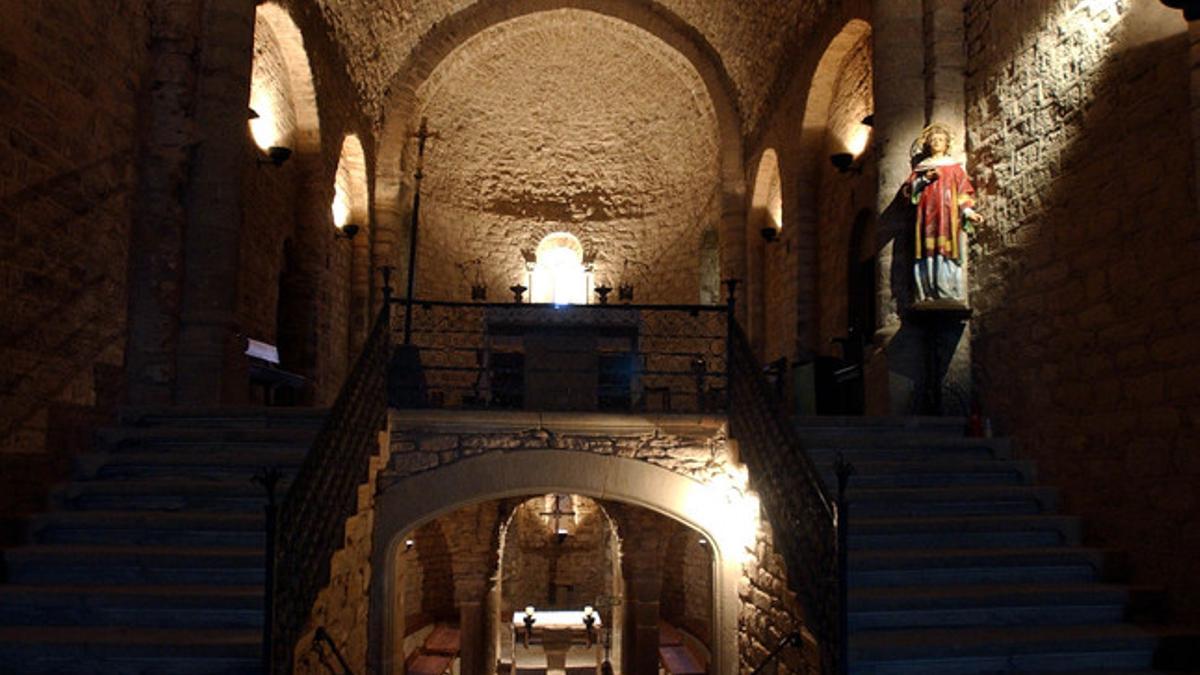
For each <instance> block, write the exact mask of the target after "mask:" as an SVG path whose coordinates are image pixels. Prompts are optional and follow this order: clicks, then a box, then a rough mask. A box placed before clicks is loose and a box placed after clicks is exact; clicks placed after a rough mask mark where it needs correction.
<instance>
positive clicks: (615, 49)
mask: <svg viewBox="0 0 1200 675" xmlns="http://www.w3.org/2000/svg"><path fill="white" fill-rule="evenodd" d="M597 35H600V36H603V38H602V39H596V38H595V36H597ZM548 71H549V72H554V73H555V76H554V77H553V78H546V77H545V76H544V73H546V72H548ZM418 98H419V101H420V104H419V105H420V110H419V113H418V114H417V115H416V117H414V119H413V122H412V124H411V125H410V126H411V127H412V128H414V129H415V128H416V127H417V126H418V124H419V122H418V118H420V117H427V118H428V119H429V124H430V128H431V130H432V131H433V132H435V133H437V134H438V137H436V138H434V139H432V140H431V141H430V142H429V144H428V148H427V152H428V154H427V162H426V167H425V172H424V173H425V175H426V180H425V182H424V185H423V187H422V205H421V225H420V235H419V243H418V256H419V258H418V260H419V264H418V269H417V296H418V297H422V298H433V299H446V300H467V299H469V297H470V296H469V287H470V284H471V283H472V281H473V278H474V271H473V270H474V267H467V268H465V269H464V267H463V266H464V265H468V264H469V263H471V262H472V261H476V260H478V261H480V262H479V268H480V270H481V272H482V277H483V280H484V281H485V283H486V284H487V286H488V292H489V299H492V300H494V301H505V300H506V299H507V298H509V297H510V293H509V292H508V290H507V289H508V288H509V287H510V286H512V285H514V284H516V283H518V282H520V283H523V284H525V285H526V286H536V283H532V282H531V281H530V280H529V278H528V277H527V276H526V258H525V257H524V256H523V255H522V253H523V252H527V253H530V254H532V253H533V252H534V251H535V250H536V249H537V247H538V244H539V243H540V242H541V240H542V238H543V237H545V236H546V235H548V234H550V233H552V232H557V231H566V232H570V233H571V234H573V235H575V236H576V237H578V239H579V240H580V242H581V243H582V245H583V253H584V256H585V259H586V260H588V261H593V260H594V268H595V272H594V282H593V284H591V285H592V286H595V285H599V284H600V283H606V284H607V285H609V286H610V287H614V288H615V287H617V286H618V284H619V283H621V282H622V281H628V282H630V283H632V284H633V285H634V287H635V293H636V296H635V299H636V300H637V301H638V302H674V303H696V302H698V301H699V298H700V275H701V271H700V267H699V260H700V258H701V255H700V251H701V243H702V236H703V233H704V231H705V230H706V229H709V228H712V227H715V226H716V225H717V223H718V221H719V218H720V204H719V200H718V199H717V198H716V195H717V190H718V152H719V151H718V144H717V127H716V119H715V112H714V110H713V106H712V102H711V101H710V100H709V98H708V96H707V95H706V89H705V86H704V83H703V81H702V80H701V79H700V76H699V75H698V74H697V73H696V71H695V69H694V68H693V67H692V66H691V64H690V63H688V61H687V60H686V59H684V58H683V57H682V56H680V55H679V54H678V53H676V52H674V51H672V50H671V49H669V48H667V47H666V46H665V45H662V44H660V43H657V42H656V41H654V40H652V39H649V36H648V34H646V33H645V32H644V31H641V30H640V29H637V28H634V27H631V26H630V25H628V24H626V23H624V22H622V21H619V20H616V19H610V18H607V17H602V16H599V15H596V14H592V13H587V12H581V11H577V10H560V11H555V12H549V13H546V14H544V15H538V17H537V18H522V19H516V20H513V21H509V22H506V23H504V24H500V25H498V26H495V27H493V28H490V29H488V30H487V31H485V32H483V33H481V34H479V35H477V36H474V37H472V38H471V39H469V40H467V41H466V42H465V43H464V44H463V45H462V46H460V47H459V48H458V49H457V50H456V51H455V52H454V53H453V54H452V55H451V56H450V57H448V58H447V59H446V60H445V61H443V62H442V63H441V64H440V65H439V66H438V68H437V69H436V70H435V71H434V72H433V74H432V76H431V77H430V78H429V80H428V81H426V82H425V83H424V84H423V85H422V86H421V88H420V90H419V92H418ZM416 145H417V144H416V143H415V142H412V143H410V144H409V148H408V149H409V154H410V157H409V159H408V160H406V162H405V165H406V166H413V165H414V164H415V158H413V157H411V154H412V152H413V151H414V150H415V148H416ZM406 206H407V204H406ZM626 261H628V266H626ZM537 290H538V289H537V288H535V289H534V291H535V292H536V291H537ZM586 296H587V297H588V298H589V299H590V300H592V301H594V298H593V294H592V291H591V288H587V291H586ZM526 299H527V300H528V299H529V296H527V297H526Z"/></svg>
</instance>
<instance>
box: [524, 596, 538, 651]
mask: <svg viewBox="0 0 1200 675" xmlns="http://www.w3.org/2000/svg"><path fill="white" fill-rule="evenodd" d="M523 621H524V622H525V648H526V649H529V640H530V638H532V637H533V624H535V623H537V617H536V616H534V609H533V605H529V606H527V607H526V608H525V618H524V619H523Z"/></svg>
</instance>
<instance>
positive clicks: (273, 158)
mask: <svg viewBox="0 0 1200 675" xmlns="http://www.w3.org/2000/svg"><path fill="white" fill-rule="evenodd" d="M291 156H292V149H291V148H285V147H282V146H279V145H272V146H271V147H269V148H267V158H266V159H262V158H259V160H258V163H259V164H274V165H275V168H276V169H278V168H279V167H281V166H283V163H284V162H286V161H288V159H289V158H291Z"/></svg>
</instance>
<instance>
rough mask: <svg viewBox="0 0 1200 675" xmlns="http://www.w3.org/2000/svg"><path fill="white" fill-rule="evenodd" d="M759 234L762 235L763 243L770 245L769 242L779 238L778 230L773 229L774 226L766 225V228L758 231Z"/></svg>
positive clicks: (776, 228)
mask: <svg viewBox="0 0 1200 675" xmlns="http://www.w3.org/2000/svg"><path fill="white" fill-rule="evenodd" d="M759 234H761V235H762V238H763V241H765V242H767V243H768V244H770V243H771V242H773V241H775V240H776V239H778V238H779V228H778V227H775V226H774V225H768V226H766V227H764V228H763V229H761V230H759Z"/></svg>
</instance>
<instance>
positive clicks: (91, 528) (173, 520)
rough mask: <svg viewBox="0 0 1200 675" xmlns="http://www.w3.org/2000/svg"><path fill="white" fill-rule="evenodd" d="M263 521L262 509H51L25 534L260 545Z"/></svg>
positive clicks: (108, 541)
mask: <svg viewBox="0 0 1200 675" xmlns="http://www.w3.org/2000/svg"><path fill="white" fill-rule="evenodd" d="M265 521H266V517H265V515H264V514H263V513H262V512H261V511H251V512H248V513H204V512H200V513H194V512H182V513H165V512H159V511H54V512H51V513H45V514H40V515H36V516H34V517H32V518H31V519H30V524H29V530H30V535H31V537H32V539H33V540H34V541H36V542H38V543H41V544H97V545H116V546H120V545H131V544H143V545H149V546H229V547H233V546H247V547H261V546H263V545H264V543H265V535H264V529H263V528H264V526H265Z"/></svg>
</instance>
